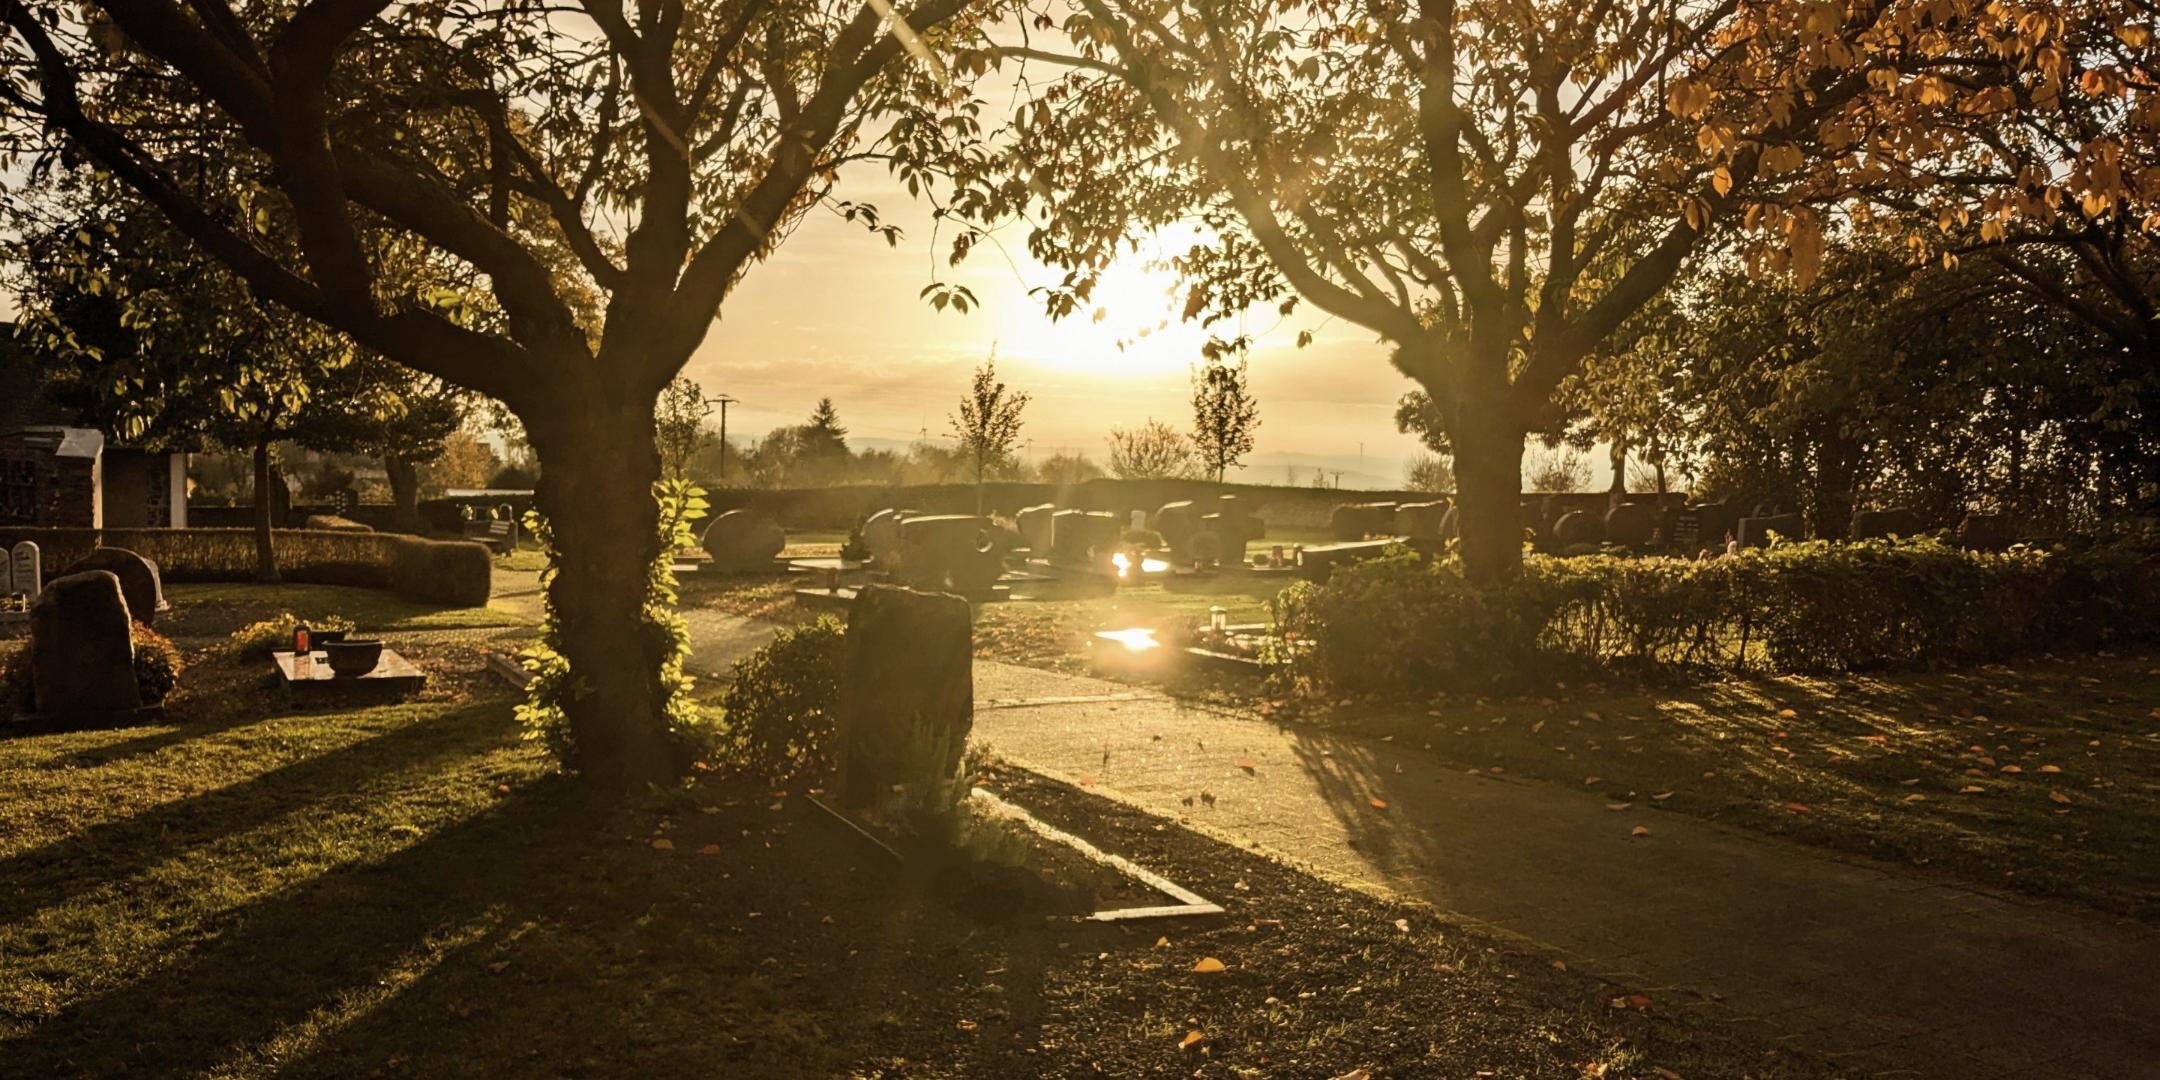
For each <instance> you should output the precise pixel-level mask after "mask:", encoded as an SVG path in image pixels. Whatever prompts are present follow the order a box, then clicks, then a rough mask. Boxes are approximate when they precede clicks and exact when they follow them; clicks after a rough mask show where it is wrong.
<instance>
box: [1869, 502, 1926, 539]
mask: <svg viewBox="0 0 2160 1080" xmlns="http://www.w3.org/2000/svg"><path fill="white" fill-rule="evenodd" d="M1924 531H1926V530H1925V529H1924V528H1923V527H1922V526H1921V524H1920V514H1919V513H1918V512H1917V511H1914V510H1910V509H1907V508H1905V507H1893V508H1892V509H1889V510H1862V511H1860V512H1859V513H1857V514H1854V515H1853V516H1852V538H1853V539H1855V540H1879V539H1883V538H1885V537H1890V536H1903V537H1914V536H1918V535H1920V534H1921V533H1922V532H1924Z"/></svg>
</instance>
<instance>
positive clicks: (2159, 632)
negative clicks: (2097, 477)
mask: <svg viewBox="0 0 2160 1080" xmlns="http://www.w3.org/2000/svg"><path fill="white" fill-rule="evenodd" d="M1276 608H1277V612H1276V614H1277V622H1278V625H1279V627H1280V629H1281V630H1283V631H1284V632H1285V634H1286V635H1288V636H1289V640H1290V641H1292V642H1294V643H1295V644H1294V645H1293V646H1292V648H1291V649H1289V650H1287V652H1286V655H1287V656H1289V657H1290V662H1289V664H1288V667H1287V670H1288V671H1289V672H1291V673H1292V674H1294V675H1296V676H1301V677H1305V678H1309V679H1311V680H1313V681H1315V682H1317V683H1321V684H1324V685H1327V686H1329V687H1332V688H1334V689H1335V690H1338V691H1341V692H1349V693H1379V694H1386V695H1389V696H1417V695H1420V694H1423V693H1429V692H1431V691H1434V690H1440V689H1449V688H1466V687H1476V686H1482V685H1491V684H1495V683H1501V684H1505V683H1521V682H1526V681H1534V680H1538V679H1550V678H1554V677H1561V678H1565V677H1569V676H1578V675H1581V674H1585V673H1588V672H1592V671H1595V670H1598V669H1614V668H1631V669H1636V670H1641V669H1656V668H1663V669H1675V670H1681V671H1697V672H1707V671H1743V670H1752V671H1771V672H1789V673H1800V672H1825V671H1854V670H1865V669H1871V668H1897V667H1933V666H1940V665H1955V664H1973V663H1986V662H1991V661H1998V660H2004V659H2008V658H2011V657H2015V656H2022V655H2032V654H2036V653H2043V652H2049V651H2054V650H2059V649H2087V648H2095V647H2101V646H2106V645H2112V644H2115V643H2118V642H2127V641H2136V640H2144V639H2153V638H2160V554H2156V553H2155V549H2154V548H2152V547H2151V546H2149V545H2117V546H2109V547H2101V548H2095V549H2092V550H2087V551H2082V552H2068V551H2050V550H2041V549H2035V548H2022V547H2021V548H2014V549H2012V550H2010V551H2006V552H1999V553H1990V552H1979V551H1966V550H1962V549H1958V548H1954V547H1949V546H1947V545H1944V544H1941V543H1939V542H1936V541H1932V540H1920V541H1906V542H1898V543H1893V542H1889V541H1870V542H1860V543H1838V544H1832V543H1823V542H1814V543H1802V544H1780V545H1777V546H1775V547H1771V548H1765V549H1759V550H1753V551H1744V552H1741V553H1740V554H1738V555H1735V556H1730V557H1726V558H1721V559H1712V560H1706V561H1702V562H1690V561H1687V560H1684V559H1655V558H1653V559H1643V558H1608V557H1587V558H1572V559H1559V558H1546V557H1542V556H1530V557H1528V558H1527V559H1526V560H1525V561H1524V566H1523V573H1522V576H1521V577H1520V578H1519V579H1518V580H1516V581H1514V582H1511V583H1509V584H1507V585H1505V586H1501V587H1497V588H1479V587H1476V586H1472V585H1470V584H1469V583H1467V582H1466V581H1464V579H1463V577H1462V574H1461V571H1460V568H1459V566H1458V564H1456V563H1455V562H1454V561H1453V560H1445V561H1440V562H1432V563H1426V562H1423V561H1421V560H1420V559H1419V558H1418V557H1417V556H1416V555H1414V554H1410V553H1404V554H1399V555H1391V556H1389V557H1386V558H1381V559H1375V560H1372V561H1370V562H1366V563H1361V564H1358V565H1355V566H1351V567H1347V568H1344V569H1342V570H1338V571H1336V573H1335V575H1334V576H1333V578H1332V579H1331V580H1330V581H1329V583H1328V584H1327V585H1325V586H1316V585H1310V584H1299V585H1295V586H1292V587H1291V588H1290V589H1288V590H1285V592H1284V593H1283V595H1282V596H1281V597H1280V598H1279V599H1278V601H1277V603H1276Z"/></svg>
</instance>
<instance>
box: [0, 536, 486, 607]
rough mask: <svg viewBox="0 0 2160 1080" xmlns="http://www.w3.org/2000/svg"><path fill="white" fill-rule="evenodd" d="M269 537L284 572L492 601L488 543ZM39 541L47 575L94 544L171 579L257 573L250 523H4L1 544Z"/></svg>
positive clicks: (475, 602)
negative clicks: (122, 552) (140, 560)
mask: <svg viewBox="0 0 2160 1080" xmlns="http://www.w3.org/2000/svg"><path fill="white" fill-rule="evenodd" d="M271 537H272V543H273V544H274V546H275V547H276V550H277V561H278V572H279V574H281V575H282V576H283V577H284V579H285V580H287V581H294V582H304V583H310V584H319V585H358V586H363V587H366V588H372V589H388V590H390V591H392V592H395V593H397V594H399V595H400V596H405V597H408V598H410V599H414V600H421V601H426V602H429V603H438V604H455V605H458V606H461V607H478V606H480V605H483V604H485V603H487V599H488V592H489V589H490V587H491V586H492V575H493V573H494V560H493V559H492V558H491V557H490V556H489V554H488V550H487V548H485V547H483V546H481V545H479V544H474V543H468V542H464V541H457V540H449V541H444V540H423V539H420V538H418V537H414V536H402V535H398V534H395V533H366V532H347V531H343V530H333V529H277V530H273V532H272V534H271ZM22 540H30V541H34V542H35V543H36V544H37V545H38V558H39V561H40V562H41V563H43V565H44V570H45V573H46V575H47V576H48V577H49V576H51V575H53V574H56V573H59V572H60V571H61V570H63V569H65V568H67V567H68V566H70V565H72V564H73V563H75V562H76V561H77V560H79V559H81V558H83V557H84V556H85V555H88V554H89V553H90V551H91V549H93V548H96V547H99V546H104V547H118V548H126V549H128V550H130V551H133V552H135V553H136V554H138V555H141V556H143V557H144V558H146V559H149V560H150V561H151V562H154V563H156V564H157V565H158V574H159V576H160V577H161V578H163V579H164V580H166V581H248V580H252V579H253V578H254V576H255V533H254V530H252V529H45V528H0V547H13V546H14V545H15V544H16V543H17V542H19V541H22Z"/></svg>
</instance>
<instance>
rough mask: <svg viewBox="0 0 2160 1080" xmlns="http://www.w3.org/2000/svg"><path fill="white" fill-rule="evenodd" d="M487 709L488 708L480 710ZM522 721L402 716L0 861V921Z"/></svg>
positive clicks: (478, 747)
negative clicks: (182, 844) (192, 841)
mask: <svg viewBox="0 0 2160 1080" xmlns="http://www.w3.org/2000/svg"><path fill="white" fill-rule="evenodd" d="M483 714H484V715H483ZM515 727H516V723H515V721H514V720H513V719H512V718H511V717H510V714H509V710H507V709H504V708H502V707H501V706H500V705H499V704H487V705H475V706H471V707H469V708H467V709H463V710H459V711H457V712H455V713H452V714H449V715H446V716H442V717H437V718H431V719H429V720H427V721H425V722H422V723H404V724H401V725H400V726H397V727H394V728H391V729H390V730H387V731H384V732H382V733H380V734H376V735H369V736H365V737H363V738H361V739H359V740H357V741H355V742H353V743H351V744H349V745H346V746H343V747H340V748H338V749H335V750H330V751H326V752H323V753H319V754H315V755H312V756H308V757H303V758H300V759H298V760H295V761H292V762H290V763H288V764H285V765H281V766H278V767H277V768H274V769H270V770H268V771H266V772H263V773H260V774H258V775H256V776H253V777H250V778H248V779H246V780H242V781H240V782H238V783H234V784H228V785H226V786H223V787H219V788H214V789H212V790H209V791H204V792H201V793H199V794H195V795H188V796H184V797H182V798H178V799H173V800H171V801H168V802H163V803H159V804H157V805H155V806H151V807H148V808H146V809H144V810H142V811H140V812H138V813H136V814H133V815H131V816H129V817H126V818H122V819H119V820H116V821H110V822H104V823H101V824H97V825H92V826H89V827H87V828H83V829H80V830H78V831H76V832H73V833H70V834H68V835H67V836H66V837H65V838H63V839H59V840H55V841H53V842H52V843H49V844H45V845H42V846H39V847H34V848H30V849H27V850H24V851H20V852H17V853H15V854H13V855H11V856H8V857H7V858H4V859H0V881H4V882H6V883H7V891H6V892H5V893H4V894H0V922H13V921H16V920H19V919H22V918H24V917H26V916H28V915H30V914H31V913H33V912H35V911H37V910H40V909H42V908H45V907H48V906H54V905H60V904H64V903H66V902H67V901H68V900H69V899H70V898H72V897H76V896H81V895H84V894H87V893H89V892H91V891H92V890H95V889H97V888H100V887H103V886H105V885H109V884H111V883H114V882H120V881H125V880H127V879H129V878H131V877H133V876H135V875H137V874H139V873H141V872H142V871H143V870H145V869H146V868H148V867H150V866H152V865H154V864H157V863H161V862H164V861H166V860H168V859H170V858H172V857H173V855H174V854H175V850H176V849H175V846H174V844H175V838H181V837H197V838H200V839H199V841H198V842H201V843H208V842H212V841H214V840H215V839H217V838H218V837H220V836H228V835H234V834H237V833H241V832H243V831H245V830H248V829H250V828H254V827H258V826H261V825H265V824H269V823H271V822H274V821H277V820H279V819H282V818H286V817H289V816H293V815H299V814H304V813H307V812H309V811H310V810H312V809H319V807H320V805H321V804H322V803H323V802H324V801H325V800H326V799H329V798H332V797H337V796H345V795H350V794H351V793H352V792H354V791H355V790H358V789H360V788H362V787H363V786H364V785H365V784H367V783H368V782H369V781H370V780H372V779H379V778H385V777H392V776H396V775H397V774H401V773H406V772H410V771H414V770H419V769H424V768H426V767H428V766H430V765H433V764H437V763H440V762H444V761H448V760H452V759H456V758H462V757H468V756H472V755H475V754H478V753H481V752H483V751H485V750H487V749H489V748H491V747H495V746H500V745H502V744H503V743H504V742H505V741H506V740H507V739H510V738H512V737H514V731H515Z"/></svg>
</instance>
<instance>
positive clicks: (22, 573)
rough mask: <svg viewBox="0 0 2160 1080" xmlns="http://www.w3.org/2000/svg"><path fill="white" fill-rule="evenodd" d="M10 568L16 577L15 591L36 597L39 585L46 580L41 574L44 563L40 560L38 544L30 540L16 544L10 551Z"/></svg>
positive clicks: (12, 574)
mask: <svg viewBox="0 0 2160 1080" xmlns="http://www.w3.org/2000/svg"><path fill="white" fill-rule="evenodd" d="M8 569H9V570H10V571H11V575H10V576H12V577H13V578H14V579H15V581H14V591H16V592H19V593H24V594H27V595H28V596H30V597H31V598H33V599H35V598H36V597H37V594H38V586H39V585H40V584H41V583H42V582H43V580H44V579H43V578H42V577H40V576H39V575H40V574H41V573H42V572H43V564H41V563H39V562H38V546H37V544H35V543H33V542H31V541H29V540H24V541H22V542H21V543H19V544H16V545H15V548H14V550H12V551H10V552H8Z"/></svg>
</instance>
